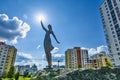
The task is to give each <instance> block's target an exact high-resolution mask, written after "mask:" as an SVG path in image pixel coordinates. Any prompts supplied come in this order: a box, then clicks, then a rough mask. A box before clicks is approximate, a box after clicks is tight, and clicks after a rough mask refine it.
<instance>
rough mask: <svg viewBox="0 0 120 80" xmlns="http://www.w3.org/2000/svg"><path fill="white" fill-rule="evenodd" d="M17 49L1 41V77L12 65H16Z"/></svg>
mask: <svg viewBox="0 0 120 80" xmlns="http://www.w3.org/2000/svg"><path fill="white" fill-rule="evenodd" d="M16 53H17V49H16V48H15V47H14V46H10V45H6V44H5V43H4V42H0V77H2V76H4V75H6V74H7V73H8V71H9V69H10V67H11V66H14V63H15V58H16Z"/></svg>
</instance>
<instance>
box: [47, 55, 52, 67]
mask: <svg viewBox="0 0 120 80" xmlns="http://www.w3.org/2000/svg"><path fill="white" fill-rule="evenodd" d="M51 58H52V57H51V53H49V56H48V66H49V68H51V66H52V60H51Z"/></svg>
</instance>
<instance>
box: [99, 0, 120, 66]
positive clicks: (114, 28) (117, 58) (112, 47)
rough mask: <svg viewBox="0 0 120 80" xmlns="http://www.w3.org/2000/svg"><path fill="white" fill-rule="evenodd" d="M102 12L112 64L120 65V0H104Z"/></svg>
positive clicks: (101, 6)
mask: <svg viewBox="0 0 120 80" xmlns="http://www.w3.org/2000/svg"><path fill="white" fill-rule="evenodd" d="M100 13H101V18H102V22H103V28H104V33H105V37H106V42H107V46H108V49H109V53H110V55H111V56H110V57H111V61H112V64H113V66H114V67H120V0H104V2H103V3H102V4H101V5H100Z"/></svg>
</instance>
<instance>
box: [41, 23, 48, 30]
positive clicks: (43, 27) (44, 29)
mask: <svg viewBox="0 0 120 80" xmlns="http://www.w3.org/2000/svg"><path fill="white" fill-rule="evenodd" d="M41 26H42V28H43V29H44V30H45V31H47V29H46V28H45V27H44V25H43V22H42V21H41Z"/></svg>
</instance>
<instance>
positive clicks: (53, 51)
mask: <svg viewBox="0 0 120 80" xmlns="http://www.w3.org/2000/svg"><path fill="white" fill-rule="evenodd" d="M58 50H59V48H57V47H54V49H53V50H52V51H51V53H52V54H54V53H57V52H58Z"/></svg>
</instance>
